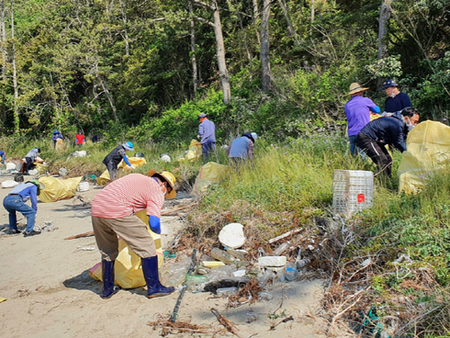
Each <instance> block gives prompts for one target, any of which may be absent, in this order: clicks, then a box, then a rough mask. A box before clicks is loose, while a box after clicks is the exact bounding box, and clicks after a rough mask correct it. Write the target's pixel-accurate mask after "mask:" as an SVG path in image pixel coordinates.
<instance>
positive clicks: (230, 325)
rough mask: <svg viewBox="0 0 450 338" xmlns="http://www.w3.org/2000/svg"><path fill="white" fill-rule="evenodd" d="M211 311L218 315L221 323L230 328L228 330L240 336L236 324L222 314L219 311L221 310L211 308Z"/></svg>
mask: <svg viewBox="0 0 450 338" xmlns="http://www.w3.org/2000/svg"><path fill="white" fill-rule="evenodd" d="M211 312H212V313H213V314H214V316H216V317H217V320H218V321H219V323H220V324H222V325H223V326H225V328H226V329H227V330H228V332H231V333H232V334H234V335H235V336H237V337H240V336H239V334H238V333H237V331H236V328H235V327H234V325H233V324H232V323H231V322H230V321H229V320H228V319H226V318H225V317H224V316H222V315H221V314H220V313H219V311H217V310H216V309H211Z"/></svg>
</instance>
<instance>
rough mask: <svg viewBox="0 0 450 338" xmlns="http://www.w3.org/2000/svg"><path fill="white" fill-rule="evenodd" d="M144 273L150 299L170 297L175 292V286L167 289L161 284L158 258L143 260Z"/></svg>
mask: <svg viewBox="0 0 450 338" xmlns="http://www.w3.org/2000/svg"><path fill="white" fill-rule="evenodd" d="M141 260H142V271H143V272H144V278H145V282H146V283H147V288H148V294H147V297H148V298H155V297H162V296H167V295H170V294H171V293H172V292H174V291H175V288H174V287H173V286H171V287H168V288H166V287H165V286H163V285H162V284H161V283H160V282H159V274H158V257H157V256H153V257H149V258H141Z"/></svg>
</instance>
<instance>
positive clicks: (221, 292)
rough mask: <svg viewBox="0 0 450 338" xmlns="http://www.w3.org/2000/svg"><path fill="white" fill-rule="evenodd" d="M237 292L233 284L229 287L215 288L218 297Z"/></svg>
mask: <svg viewBox="0 0 450 338" xmlns="http://www.w3.org/2000/svg"><path fill="white" fill-rule="evenodd" d="M237 293H238V288H237V287H235V286H233V287H229V288H220V289H217V295H218V296H220V297H228V296H235V295H237Z"/></svg>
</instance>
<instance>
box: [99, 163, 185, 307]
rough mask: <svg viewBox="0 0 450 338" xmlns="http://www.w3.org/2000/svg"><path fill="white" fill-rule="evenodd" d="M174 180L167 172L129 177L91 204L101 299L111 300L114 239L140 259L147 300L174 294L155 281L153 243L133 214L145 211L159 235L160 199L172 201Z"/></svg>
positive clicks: (156, 263)
mask: <svg viewBox="0 0 450 338" xmlns="http://www.w3.org/2000/svg"><path fill="white" fill-rule="evenodd" d="M174 185H175V176H173V175H172V174H171V173H170V172H168V171H163V172H162V173H158V172H156V171H154V170H150V171H149V172H148V173H147V175H143V174H129V175H127V176H124V177H121V178H119V179H117V180H115V181H114V182H111V183H110V184H109V185H107V186H106V187H105V188H104V189H103V190H102V191H100V192H99V193H98V194H97V195H96V196H95V197H94V199H93V201H92V209H91V216H92V226H93V228H94V235H95V239H96V241H97V246H98V248H99V250H100V253H101V256H102V277H103V293H102V295H101V297H102V298H103V299H108V298H111V297H112V296H113V295H114V294H115V293H116V292H117V291H119V289H118V288H116V287H114V262H115V260H116V258H117V256H118V254H119V250H118V248H119V243H118V239H117V236H119V237H120V238H122V239H123V240H124V241H125V242H126V243H127V244H128V246H129V247H130V248H131V249H132V250H133V252H134V253H135V254H136V255H137V256H139V257H140V258H141V261H142V271H143V273H144V278H145V282H146V283H147V287H148V291H147V297H148V298H154V297H161V296H166V295H168V294H171V293H172V292H174V291H175V289H174V288H173V287H165V286H163V285H162V284H161V283H160V281H159V274H158V257H157V256H156V247H155V242H154V240H153V238H152V236H151V235H150V233H149V232H148V228H147V225H146V224H145V223H144V222H143V221H142V220H141V219H140V218H139V217H137V216H136V215H135V214H136V212H138V211H141V210H145V209H146V210H147V216H149V220H148V225H149V226H150V229H151V230H152V231H153V232H154V233H157V234H159V233H161V222H160V217H161V209H162V207H163V204H164V199H165V198H167V199H169V198H175V197H176V195H177V193H176V191H175V187H174Z"/></svg>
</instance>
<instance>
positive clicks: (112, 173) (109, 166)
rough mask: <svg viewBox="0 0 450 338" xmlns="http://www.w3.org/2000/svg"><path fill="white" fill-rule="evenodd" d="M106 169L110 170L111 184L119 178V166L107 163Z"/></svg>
mask: <svg viewBox="0 0 450 338" xmlns="http://www.w3.org/2000/svg"><path fill="white" fill-rule="evenodd" d="M106 169H108V172H109V178H110V180H111V182H112V181H114V180H115V179H116V178H117V164H115V163H114V162H108V163H106Z"/></svg>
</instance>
